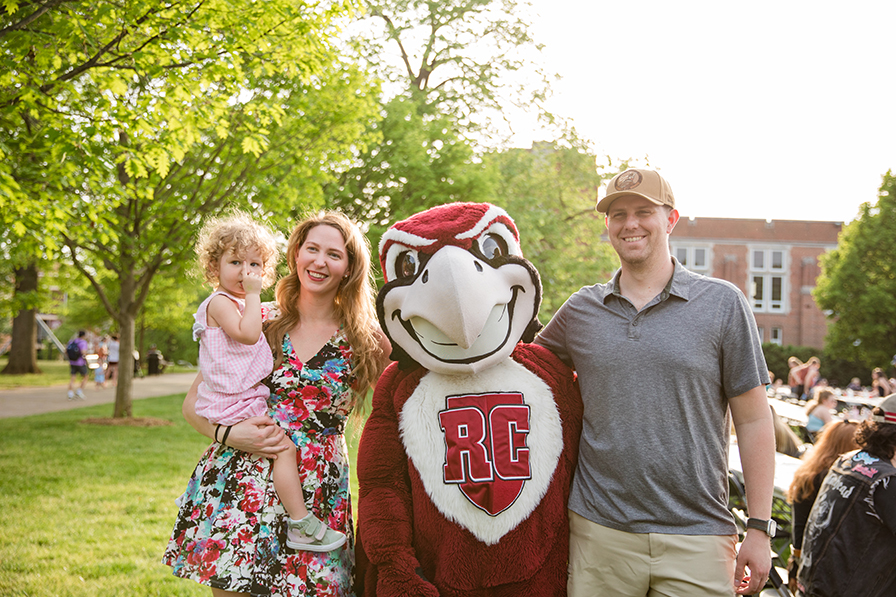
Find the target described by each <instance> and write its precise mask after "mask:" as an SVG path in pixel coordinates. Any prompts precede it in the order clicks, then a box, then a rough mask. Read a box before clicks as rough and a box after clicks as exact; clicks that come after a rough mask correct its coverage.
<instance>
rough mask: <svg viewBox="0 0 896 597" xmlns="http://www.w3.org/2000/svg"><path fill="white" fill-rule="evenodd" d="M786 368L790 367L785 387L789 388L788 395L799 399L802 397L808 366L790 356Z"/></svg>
mask: <svg viewBox="0 0 896 597" xmlns="http://www.w3.org/2000/svg"><path fill="white" fill-rule="evenodd" d="M787 366H788V367H790V371H788V373H787V385H788V386H790V393H791V394H793V395H794V396H796V397H797V398H799V397H801V396H802V395H803V383H804V382H805V381H806V370H807V369H808V365H806V364H805V363H803V362H802V361H801V360H799V359H798V358H797V357H794V356H792V357H790V358H789V359H787Z"/></svg>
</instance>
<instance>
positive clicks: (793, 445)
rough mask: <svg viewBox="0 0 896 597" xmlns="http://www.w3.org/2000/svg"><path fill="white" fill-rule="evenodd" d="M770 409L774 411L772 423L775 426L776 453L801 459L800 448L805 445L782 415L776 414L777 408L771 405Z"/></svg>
mask: <svg viewBox="0 0 896 597" xmlns="http://www.w3.org/2000/svg"><path fill="white" fill-rule="evenodd" d="M769 408H771V409H772V422H773V423H774V425H775V451H776V452H779V453H781V454H786V455H788V456H790V457H791V458H799V457H800V446H801V445H803V442H802V441H801V440H800V438H799V436H798V435H797V434H796V433H794V432H793V430H792V429H791V428H790V427H789V426H788V425H787V423H785V422H784V420H783V419H782V418H781V417H780V415H778V413H777V412H775V408H774V407H773V406H771V405H769Z"/></svg>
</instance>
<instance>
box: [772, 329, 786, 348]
mask: <svg viewBox="0 0 896 597" xmlns="http://www.w3.org/2000/svg"><path fill="white" fill-rule="evenodd" d="M769 342H771V343H772V344H777V345H778V346H782V345H783V344H784V339H783V336H782V335H781V328H772V334H771V337H770V338H769Z"/></svg>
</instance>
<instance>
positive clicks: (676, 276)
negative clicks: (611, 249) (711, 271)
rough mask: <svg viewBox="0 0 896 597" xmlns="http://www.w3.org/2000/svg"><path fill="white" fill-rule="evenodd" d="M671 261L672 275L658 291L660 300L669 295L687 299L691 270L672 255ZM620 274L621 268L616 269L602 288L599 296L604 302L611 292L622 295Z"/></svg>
mask: <svg viewBox="0 0 896 597" xmlns="http://www.w3.org/2000/svg"><path fill="white" fill-rule="evenodd" d="M672 263H673V264H674V266H675V269H674V270H672V277H671V278H669V281H668V282H667V283H666V287H665V288H663V292H662V293H660V301H664V300H666V299H667V298H669V296H670V295H674V296H677V297H678V298H680V299H683V300H688V297H689V296H690V288H691V272H690V271H688V270H687V269H685V267H684V266H683V265H681V263H679V262H678V260H677V259H676V258H675V257H674V256H673V257H672ZM620 275H622V268H619V269H618V270H616V273H615V274H613V277H612V278H611V279H610V281H609V282H608V283H607V285H606V286H605V287H604V288H603V292H604V294H603V296H601V297H600V300H601V302H603V303H606V302H607V298H608V297H609V296H610V295H613V294H615V295H616V296H617V297H622V294H620V292H619V276H620Z"/></svg>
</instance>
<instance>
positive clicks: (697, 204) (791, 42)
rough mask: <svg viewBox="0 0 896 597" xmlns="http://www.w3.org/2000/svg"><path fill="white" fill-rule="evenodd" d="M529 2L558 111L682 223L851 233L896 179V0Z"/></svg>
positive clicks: (564, 0) (606, 0)
mask: <svg viewBox="0 0 896 597" xmlns="http://www.w3.org/2000/svg"><path fill="white" fill-rule="evenodd" d="M532 4H533V7H534V9H535V11H536V12H537V13H538V14H539V15H540V16H538V17H537V18H536V19H535V23H534V34H535V36H536V39H537V40H539V41H541V42H542V43H544V44H545V45H546V48H545V51H544V59H545V62H546V66H547V69H548V70H549V71H554V72H557V73H559V74H560V75H561V76H562V77H563V80H562V81H561V82H559V83H558V84H556V85H555V86H554V97H553V99H552V103H551V108H552V110H553V111H554V112H555V113H559V114H562V115H564V116H567V117H570V118H571V119H572V120H573V122H574V124H575V127H576V129H577V130H578V132H579V134H580V135H581V136H582V137H584V138H586V139H590V140H591V141H592V142H593V144H594V148H595V150H597V152H598V153H599V154H601V155H609V156H612V157H615V158H625V157H631V158H636V159H639V158H640V159H643V158H644V157H645V156H646V157H647V158H648V159H649V162H650V165H651V166H652V167H654V168H657V169H658V170H660V172H661V173H662V174H663V176H664V177H665V178H666V179H667V180H668V181H669V183H670V184H671V185H672V189H673V191H674V192H675V197H676V202H677V203H678V207H679V211H680V212H681V213H682V215H684V216H696V217H701V216H702V217H732V218H766V219H806V220H834V221H842V222H848V221H850V220H852V219H854V218H855V216H856V214H857V213H858V208H859V205H860V204H861V203H863V202H866V201H870V202H873V201H875V200H876V198H877V190H878V188H879V187H880V183H881V176H882V175H883V173H884V172H886V171H887V170H888V169H893V170H894V171H896V46H894V38H893V24H894V23H896V2H894V1H893V0H861V1H859V2H848V3H847V2H842V1H839V2H830V1H827V0H816V1H814V2H810V1H806V0H777V1H775V2H768V1H767V0H759V1H754V2H747V3H744V2H729V1H725V0H715V1H708V0H707V1H697V0H679V1H670V0H650V1H647V0H627V1H624V2H623V1H620V0H613V1H608V0H532ZM535 138H536V139H537V138H538V135H537V134H536V135H535ZM530 140H531V139H530ZM521 141H522V143H526V142H527V140H525V139H521ZM641 164H642V165H643V161H642V162H641Z"/></svg>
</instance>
